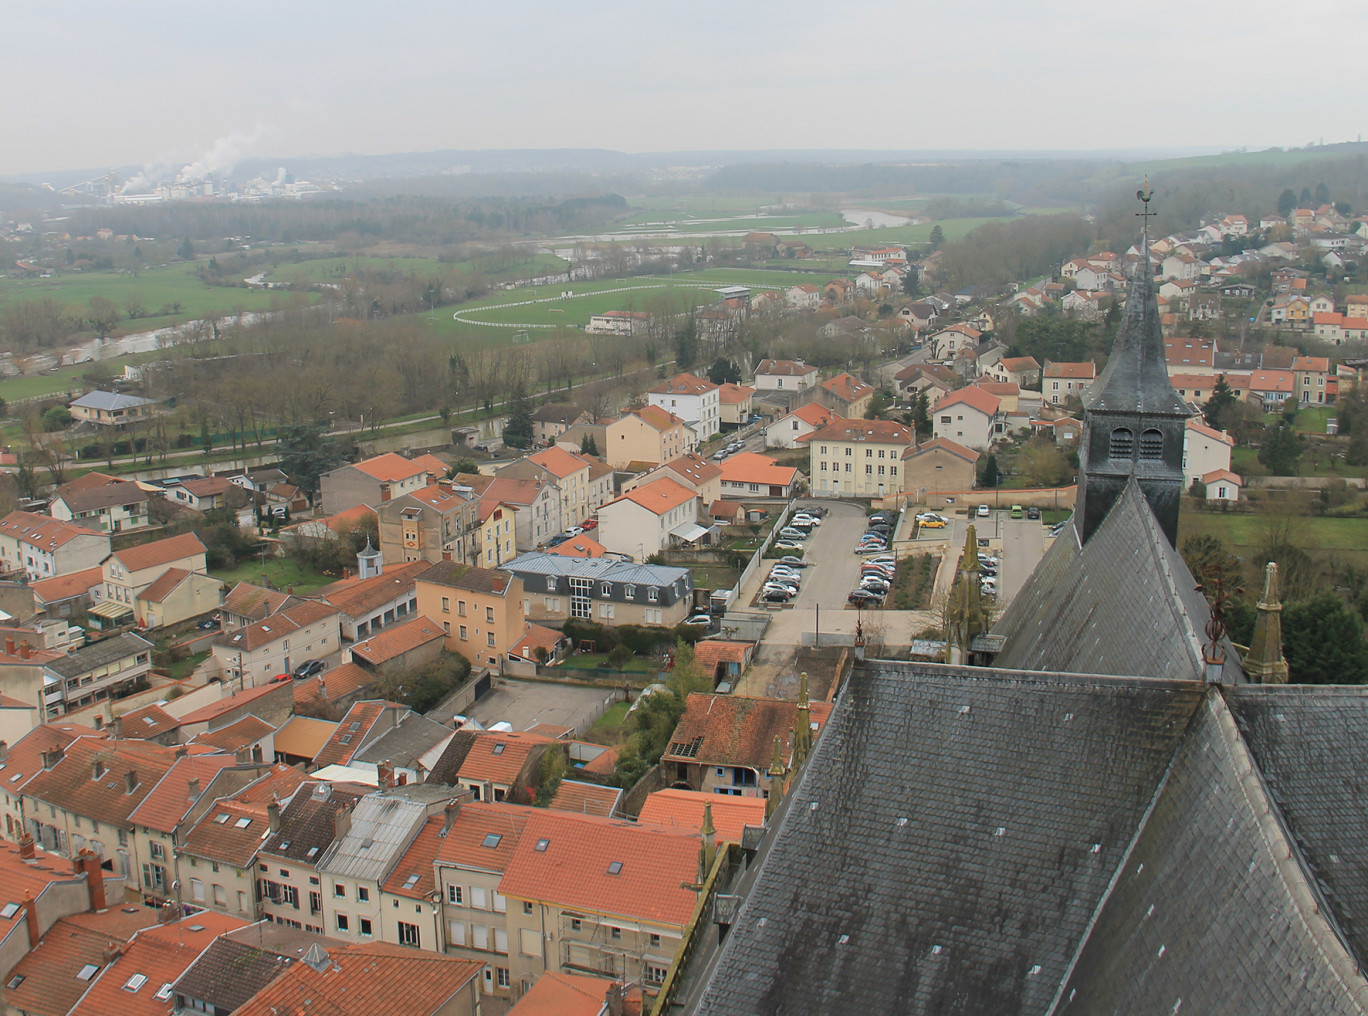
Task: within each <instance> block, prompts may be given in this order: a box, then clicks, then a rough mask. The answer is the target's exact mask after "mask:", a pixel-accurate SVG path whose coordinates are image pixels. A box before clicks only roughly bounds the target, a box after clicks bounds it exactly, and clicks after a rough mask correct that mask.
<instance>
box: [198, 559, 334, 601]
mask: <svg viewBox="0 0 1368 1016" xmlns="http://www.w3.org/2000/svg"><path fill="white" fill-rule="evenodd" d="M211 574H212V575H213V576H214V578H216V579H218V580H219V581H220V582H223V583H224V584H226V585H229V586H231V585H234V584H236V583H238V582H252V583H254V584H256V585H261V584H262V581H263V577H264V579H265V581H267V582H269V583H271V584H272V585H274V586H275V588H277V589H289V588H291V587H293V588H294V591H295V592H296V593H312V592H315V591H316V590H319V589H322V588H323V587H324V586H326V585H328V584H329V583H332V582H336V581H337V576H332V577H330V576H327V575H320V574H319V573H318V572H312V571H305V570H304V569H303V568H301V567H300V566H299V565H298V564H296V563H295V562H294V561H292V560H290V559H289V558H286V557H275V558H267V559H266V561H265V564H264V565H263V563H262V562H261V561H260V560H259V559H255V558H254V559H252V560H250V561H243V562H242V563H240V564H239V565H238V566H237V567H236V568H232V569H227V570H223V571H215V572H212V573H211Z"/></svg>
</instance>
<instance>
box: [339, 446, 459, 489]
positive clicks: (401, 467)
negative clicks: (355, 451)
mask: <svg viewBox="0 0 1368 1016" xmlns="http://www.w3.org/2000/svg"><path fill="white" fill-rule="evenodd" d="M430 457H431V456H425V458H430ZM439 461H440V460H439ZM352 468H353V469H359V470H360V471H361V472H363V473H365V474H366V475H367V476H369V477H371V478H372V479H375V480H381V481H385V482H391V483H392V482H394V481H396V480H407V479H409V478H411V477H414V476H417V475H419V474H420V473H429V472H432V470H433V466H432V464H431V463H429V462H424V461H422V460H418V459H406V458H404V457H403V456H402V455H398V454H396V453H394V452H385V453H384V454H383V455H376V456H374V457H373V458H369V459H363V460H362V461H360V462H354V463H352ZM446 470H447V467H446V465H445V463H443V464H442V468H441V472H440V473H438V475H439V476H445V475H446Z"/></svg>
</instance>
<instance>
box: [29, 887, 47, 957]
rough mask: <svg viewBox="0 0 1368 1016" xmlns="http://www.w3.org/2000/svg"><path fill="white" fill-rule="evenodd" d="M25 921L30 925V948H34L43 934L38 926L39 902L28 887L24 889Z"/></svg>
mask: <svg viewBox="0 0 1368 1016" xmlns="http://www.w3.org/2000/svg"><path fill="white" fill-rule="evenodd" d="M24 923H25V924H27V925H28V937H29V948H30V949H33V948H35V947H36V946H37V945H38V941H39V940H40V939H41V938H42V937H43V934H42V932H41V931H40V930H39V928H38V902H37V901H36V900H35V899H34V898H33V893H32V891H30V890H28V889H25V890H24Z"/></svg>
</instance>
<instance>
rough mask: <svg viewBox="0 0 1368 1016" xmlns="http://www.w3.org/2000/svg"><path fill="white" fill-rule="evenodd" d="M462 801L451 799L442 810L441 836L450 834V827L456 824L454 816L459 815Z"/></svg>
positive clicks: (457, 798) (456, 798)
mask: <svg viewBox="0 0 1368 1016" xmlns="http://www.w3.org/2000/svg"><path fill="white" fill-rule="evenodd" d="M461 803H462V799H461V798H459V797H453V798H452V799H451V800H450V801H448V802H447V803H446V807H445V808H443V809H442V835H443V836H445V835H446V834H447V833H449V832H451V827H452V826H453V825H455V824H456V816H457V815H459V814H461Z"/></svg>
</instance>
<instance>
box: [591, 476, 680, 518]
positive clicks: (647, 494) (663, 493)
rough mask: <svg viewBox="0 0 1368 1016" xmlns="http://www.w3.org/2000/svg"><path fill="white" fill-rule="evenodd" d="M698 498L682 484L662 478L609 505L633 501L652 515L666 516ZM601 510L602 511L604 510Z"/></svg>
mask: <svg viewBox="0 0 1368 1016" xmlns="http://www.w3.org/2000/svg"><path fill="white" fill-rule="evenodd" d="M696 496H697V495H695V494H694V492H693V491H692V490H690V489H689V488H688V487H686V486H684V485H683V484H682V483H679V482H678V481H676V480H671V479H670V478H669V477H668V476H662V477H661V478H660V479H659V480H652V481H651V482H650V483H647V484H644V485H643V486H640V487H637V488H635V489H634V490H629V491H628V492H627V493H625V494H623V495H622V496H621V497H619V498H616V499H614V500H612V501H609V502H608V504H609V505H614V504H619V503H620V502H623V501H631V502H632V503H633V504H636V505H640V506H641V507H642V508H645V509H646V510H647V511H649V512H651V513H652V514H655V515H664V514H665V513H666V512H668V511H670V510H672V509H674V508H678V507H679V506H680V505H682V504H687V503H688V502H689V501H692V500H693V499H694V497H696ZM604 507H605V508H606V507H608V505H604ZM599 510H600V511H602V509H599Z"/></svg>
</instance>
